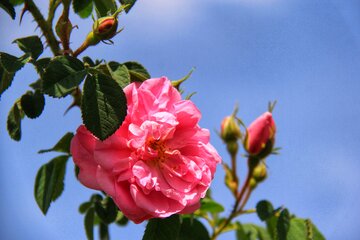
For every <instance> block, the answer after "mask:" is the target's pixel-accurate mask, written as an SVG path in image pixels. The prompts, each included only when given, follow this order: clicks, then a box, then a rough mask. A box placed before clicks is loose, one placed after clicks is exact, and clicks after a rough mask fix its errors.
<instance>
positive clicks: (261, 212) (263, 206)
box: [256, 200, 274, 221]
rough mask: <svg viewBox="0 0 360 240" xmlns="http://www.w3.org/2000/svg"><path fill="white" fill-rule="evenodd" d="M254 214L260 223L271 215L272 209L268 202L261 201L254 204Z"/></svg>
mask: <svg viewBox="0 0 360 240" xmlns="http://www.w3.org/2000/svg"><path fill="white" fill-rule="evenodd" d="M256 212H257V215H258V216H259V218H260V219H261V221H265V220H266V219H268V218H269V217H271V216H272V215H273V212H274V207H273V206H272V204H271V203H270V202H269V201H266V200H262V201H260V202H258V203H257V204H256Z"/></svg>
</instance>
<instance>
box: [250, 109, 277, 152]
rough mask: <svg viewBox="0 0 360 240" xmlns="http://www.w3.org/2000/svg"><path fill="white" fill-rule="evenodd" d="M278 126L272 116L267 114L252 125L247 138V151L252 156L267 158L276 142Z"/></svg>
mask: <svg viewBox="0 0 360 240" xmlns="http://www.w3.org/2000/svg"><path fill="white" fill-rule="evenodd" d="M275 132H276V126H275V122H274V119H273V117H272V114H271V113H270V112H265V113H264V114H262V115H261V116H260V117H258V118H257V119H256V120H255V121H254V122H252V123H251V124H250V126H249V127H248V129H247V134H246V137H245V144H244V145H245V149H246V151H247V152H248V153H249V154H250V155H253V156H255V155H258V156H261V157H265V155H268V154H269V153H270V152H271V150H272V147H273V145H274V142H275Z"/></svg>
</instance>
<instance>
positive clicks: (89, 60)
mask: <svg viewBox="0 0 360 240" xmlns="http://www.w3.org/2000/svg"><path fill="white" fill-rule="evenodd" d="M83 62H84V64H85V63H87V64H89V66H90V67H95V63H94V61H93V60H92V59H91V58H90V57H88V56H85V57H83Z"/></svg>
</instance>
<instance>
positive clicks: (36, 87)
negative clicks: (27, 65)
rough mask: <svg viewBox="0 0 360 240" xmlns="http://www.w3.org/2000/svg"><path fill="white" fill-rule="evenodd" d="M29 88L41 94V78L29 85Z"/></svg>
mask: <svg viewBox="0 0 360 240" xmlns="http://www.w3.org/2000/svg"><path fill="white" fill-rule="evenodd" d="M29 87H31V88H32V89H34V90H38V91H40V92H41V91H42V80H41V78H39V79H38V80H36V81H35V82H32V83H30V84H29Z"/></svg>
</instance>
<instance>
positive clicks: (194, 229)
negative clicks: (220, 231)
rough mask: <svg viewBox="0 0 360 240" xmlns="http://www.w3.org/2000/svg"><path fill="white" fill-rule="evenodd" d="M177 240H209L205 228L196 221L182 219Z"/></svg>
mask: <svg viewBox="0 0 360 240" xmlns="http://www.w3.org/2000/svg"><path fill="white" fill-rule="evenodd" d="M174 239H177V240H207V239H209V240H210V237H209V232H208V231H207V229H206V227H205V226H204V225H203V224H202V223H201V222H200V221H199V220H197V219H195V218H194V219H191V218H183V220H182V223H181V227H180V233H179V237H178V238H174Z"/></svg>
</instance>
